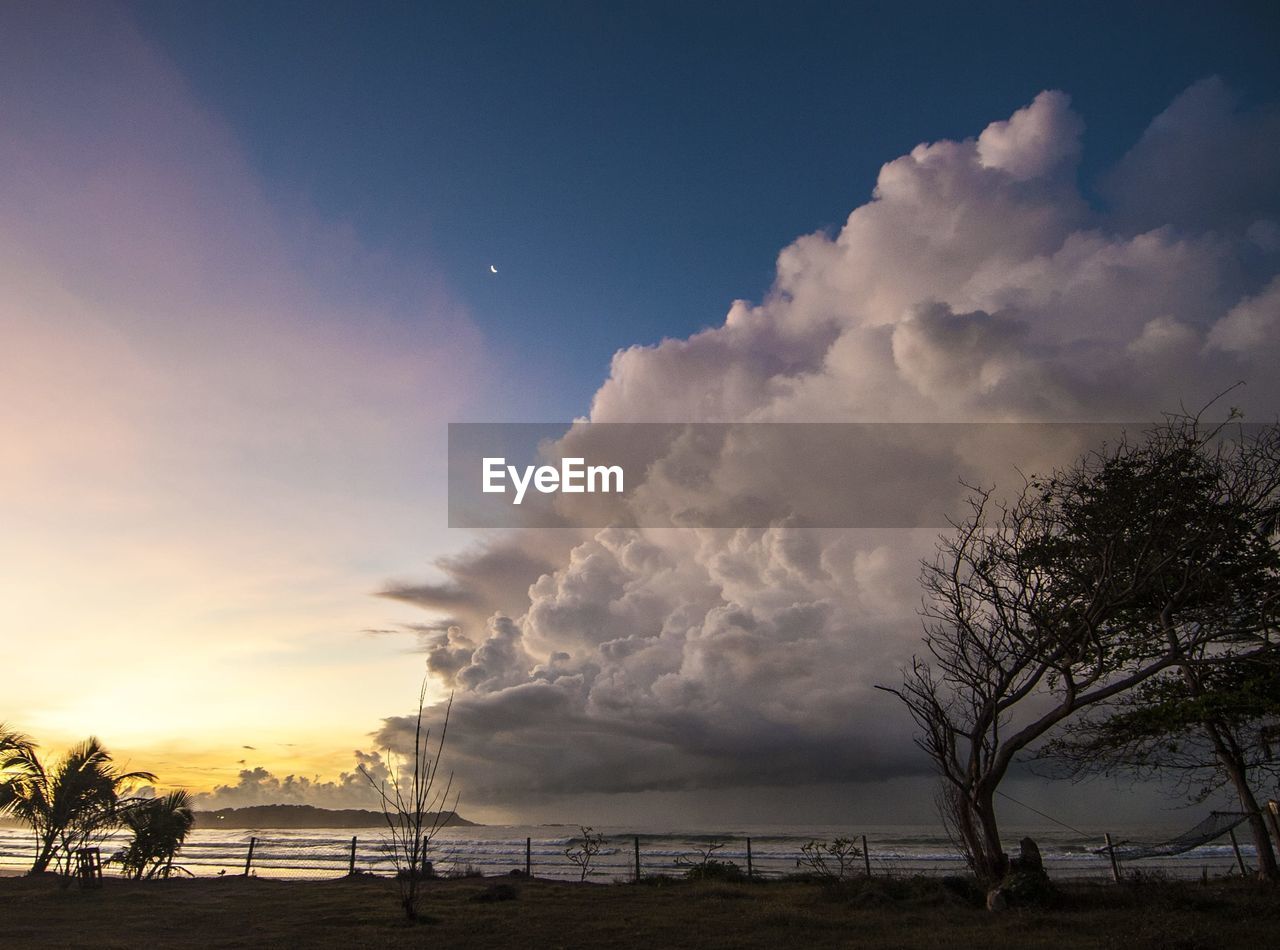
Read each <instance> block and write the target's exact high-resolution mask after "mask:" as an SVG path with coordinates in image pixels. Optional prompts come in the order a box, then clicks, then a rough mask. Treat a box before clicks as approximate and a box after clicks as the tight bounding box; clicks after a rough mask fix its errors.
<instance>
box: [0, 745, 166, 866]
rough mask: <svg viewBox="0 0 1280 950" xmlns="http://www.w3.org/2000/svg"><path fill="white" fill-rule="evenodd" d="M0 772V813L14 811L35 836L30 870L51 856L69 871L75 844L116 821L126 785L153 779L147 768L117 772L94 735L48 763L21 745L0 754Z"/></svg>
mask: <svg viewBox="0 0 1280 950" xmlns="http://www.w3.org/2000/svg"><path fill="white" fill-rule="evenodd" d="M0 771H2V772H3V778H4V781H3V784H0V813H5V812H7V813H9V814H12V815H14V816H15V817H17V818H18V819H20V820H21V821H23V822H25V823H26V824H28V825H30V826H31V829H32V830H33V831H34V832H35V835H36V842H37V846H36V858H35V861H34V863H33V864H32V865H31V873H32V874H39V873H41V872H43V871H45V870H47V869H48V867H49V864H50V863H51V862H52V861H54V859H55V858H56V859H57V860H58V863H59V865H60V866H61V867H62V869H63V870H64V871H66V872H68V873H69V872H70V870H71V856H72V855H73V854H74V852H75V850H76V849H77V848H80V847H83V846H84V845H85V844H86V842H88V841H89V840H91V839H92V838H93V837H94V836H95V835H97V834H99V833H101V832H104V831H106V830H108V829H110V828H112V827H115V826H117V825H119V823H120V806H121V804H122V799H123V798H124V794H125V792H126V790H127V788H128V786H129V785H130V784H131V783H133V782H154V781H155V779H156V777H155V776H154V775H152V774H151V773H150V772H121V771H120V770H119V769H117V768H116V767H115V765H114V764H113V763H112V761H111V754H110V753H109V752H108V751H107V750H106V749H105V748H103V746H102V744H101V743H100V742H99V741H98V740H97V739H95V738H92V737H91V738H89V739H86V740H85V741H84V742H81V743H80V744H79V745H77V746H75V747H74V748H72V749H71V750H70V751H69V752H67V754H66V755H65V756H63V757H62V758H61V759H59V760H58V761H57V762H55V763H53V764H52V765H51V766H46V765H45V764H44V763H43V762H41V761H40V758H39V757H38V756H37V755H36V752H35V747H34V746H33V745H31V744H26V745H19V746H18V747H17V748H13V749H11V750H10V751H9V752H7V753H5V754H4V756H3V758H0Z"/></svg>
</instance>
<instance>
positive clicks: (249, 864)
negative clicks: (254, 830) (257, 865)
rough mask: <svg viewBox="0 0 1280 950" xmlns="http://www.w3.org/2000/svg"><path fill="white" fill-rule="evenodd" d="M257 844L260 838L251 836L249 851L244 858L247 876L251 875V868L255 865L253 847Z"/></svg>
mask: <svg viewBox="0 0 1280 950" xmlns="http://www.w3.org/2000/svg"><path fill="white" fill-rule="evenodd" d="M257 844H258V839H257V838H255V837H252V836H250V838H249V853H248V854H247V855H245V858H244V876H245V877H248V876H249V869H250V868H251V867H253V849H254V848H255V847H256V846H257Z"/></svg>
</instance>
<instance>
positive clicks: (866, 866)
mask: <svg viewBox="0 0 1280 950" xmlns="http://www.w3.org/2000/svg"><path fill="white" fill-rule="evenodd" d="M862 867H863V870H865V871H866V872H867V877H870V876H871V852H870V851H868V850H867V836H866V835H863V836H862Z"/></svg>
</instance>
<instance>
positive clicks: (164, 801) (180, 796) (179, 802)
mask: <svg viewBox="0 0 1280 950" xmlns="http://www.w3.org/2000/svg"><path fill="white" fill-rule="evenodd" d="M120 817H121V823H122V824H123V825H124V827H125V828H126V829H128V830H129V831H130V832H132V833H133V838H132V840H131V841H130V842H129V846H128V847H127V848H125V850H124V852H123V853H122V854H121V855H120V858H119V860H120V864H121V867H122V868H123V869H124V873H125V876H126V877H131V878H133V879H135V880H141V879H143V878H146V879H148V880H150V879H151V878H153V877H168V876H169V874H170V873H171V872H172V870H173V858H174V855H175V854H177V852H178V849H179V848H181V847H182V843H183V842H184V841H186V838H187V834H188V833H189V832H190V831H191V828H192V826H193V825H194V824H195V820H196V816H195V813H194V812H193V811H192V810H191V794H190V793H189V792H187V791H186V790H185V789H175V790H174V791H172V792H170V793H169V794H167V795H164V796H162V797H160V798H148V799H140V800H137V801H135V802H133V803H131V804H129V805H127V806H125V807H123V808H121V809H120Z"/></svg>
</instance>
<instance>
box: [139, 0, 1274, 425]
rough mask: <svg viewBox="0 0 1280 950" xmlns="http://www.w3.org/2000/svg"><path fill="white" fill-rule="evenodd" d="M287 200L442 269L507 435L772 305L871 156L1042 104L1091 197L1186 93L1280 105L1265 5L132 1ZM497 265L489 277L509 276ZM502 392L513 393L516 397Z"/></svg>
mask: <svg viewBox="0 0 1280 950" xmlns="http://www.w3.org/2000/svg"><path fill="white" fill-rule="evenodd" d="M136 12H137V19H138V23H139V25H140V27H141V29H142V31H143V32H144V33H145V34H146V35H147V36H148V37H150V38H152V39H153V40H154V41H155V42H156V43H157V44H158V45H159V47H160V48H161V49H162V50H163V51H164V53H165V54H166V55H168V56H169V57H171V58H172V60H173V62H174V64H175V65H176V67H177V68H178V70H179V71H180V72H181V73H182V75H183V77H184V78H185V79H186V81H187V82H189V83H190V85H191V88H192V91H193V93H194V95H195V97H196V98H197V100H199V101H201V102H204V103H206V104H207V105H208V107H209V108H210V109H211V110H212V111H213V112H215V113H217V114H218V115H219V116H220V117H221V119H222V120H223V121H225V122H227V123H228V124H229V125H230V126H231V128H232V129H233V131H234V134H235V136H236V137H237V138H238V139H239V142H240V144H241V146H242V148H243V149H244V151H245V153H246V155H247V156H248V158H249V160H250V161H251V162H252V163H253V165H254V167H255V170H256V171H257V172H258V173H259V174H260V176H261V179H262V181H263V183H264V187H265V189H266V190H267V192H268V195H269V197H270V198H271V200H272V201H274V202H277V203H279V204H280V206H282V207H286V208H289V207H295V206H304V207H307V208H310V209H315V210H316V211H318V213H319V214H320V215H322V216H325V217H327V218H331V219H333V220H335V221H340V222H342V223H343V225H344V226H346V227H350V228H352V229H353V230H354V232H355V233H356V235H357V236H358V238H359V239H360V240H361V241H362V242H364V243H365V244H366V245H368V246H371V247H373V248H376V249H379V250H380V251H382V252H384V253H386V254H387V255H389V256H390V257H392V258H393V259H395V260H398V261H400V262H402V263H403V264H405V265H406V266H410V267H412V266H414V264H415V262H423V266H428V265H427V263H426V262H430V265H429V266H431V267H433V268H439V270H440V276H442V277H443V279H444V280H445V281H446V282H447V283H448V284H449V285H450V287H451V289H452V290H453V292H454V293H455V294H456V295H457V296H458V298H459V299H460V300H461V301H462V302H463V303H464V304H465V305H466V306H467V307H468V308H469V309H470V312H471V316H472V318H473V319H474V320H475V321H476V323H477V324H478V325H479V327H480V328H481V330H482V331H483V332H484V333H485V334H486V336H487V337H488V338H489V341H490V344H491V346H492V347H493V348H494V349H495V350H496V351H497V352H499V353H500V354H501V355H502V356H503V357H505V359H506V360H508V361H509V362H510V363H511V364H512V369H511V371H514V372H516V373H520V371H521V370H520V368H521V367H522V366H528V365H537V366H539V367H540V368H541V369H540V371H539V372H537V373H528V374H526V375H524V377H523V378H522V379H521V380H520V381H519V384H518V385H517V386H516V387H515V388H514V389H511V390H504V393H503V395H502V396H501V397H500V398H499V400H498V401H497V402H495V403H494V404H492V405H489V406H487V407H484V408H480V407H477V408H475V409H473V410H472V412H476V413H481V414H483V415H485V416H486V417H488V418H508V419H527V418H546V419H554V418H569V417H572V416H574V415H578V414H581V413H583V412H585V411H586V408H587V404H588V400H589V397H590V395H591V393H592V392H594V390H595V389H596V387H597V386H598V385H599V383H600V380H601V378H602V376H603V374H604V373H605V372H606V369H607V362H608V359H609V357H610V355H611V354H612V353H613V351H614V350H616V349H618V348H619V347H624V346H629V345H632V344H636V343H653V342H656V341H657V340H659V339H660V338H662V337H663V336H685V335H688V334H689V333H690V332H692V331H694V330H697V329H699V328H701V327H705V326H710V325H714V324H717V323H719V322H720V321H721V319H722V318H723V316H724V314H725V312H726V310H727V309H728V306H729V304H730V303H731V302H732V301H733V300H734V299H736V298H740V297H741V298H747V299H752V300H758V299H760V297H761V296H762V295H763V294H764V293H765V291H766V290H767V289H768V287H769V284H770V283H771V281H772V276H773V266H774V262H775V258H776V255H777V253H778V251H779V249H780V248H782V247H783V246H785V245H786V244H787V243H788V242H789V241H790V240H792V239H793V238H795V237H796V236H798V235H800V234H804V233H807V232H809V231H813V230H817V229H820V228H837V227H839V226H840V225H841V224H842V223H843V220H844V217H845V216H846V215H847V214H848V212H849V210H850V209H851V208H853V207H855V206H856V205H857V204H860V203H861V202H863V201H865V200H866V199H867V197H868V196H869V194H870V191H871V188H872V186H873V184H874V181H875V175H876V172H877V170H878V169H879V167H880V165H881V164H882V163H883V162H884V161H886V160H888V159H889V158H891V157H893V156H896V155H900V154H903V153H905V152H906V151H908V150H909V149H910V148H911V147H912V146H914V145H915V144H917V143H918V142H922V141H932V140H937V139H941V138H963V137H965V136H969V135H972V134H974V133H975V131H976V130H978V129H981V128H982V126H983V125H984V124H985V123H986V122H987V121H989V120H990V118H991V117H992V116H999V115H1007V114H1009V113H1010V112H1012V111H1013V110H1014V109H1016V108H1018V107H1019V106H1020V105H1022V104H1024V103H1026V102H1028V101H1030V99H1031V98H1032V97H1034V96H1035V95H1036V93H1038V92H1039V91H1041V90H1043V89H1051V88H1056V89H1062V90H1063V91H1065V92H1067V93H1068V94H1070V96H1071V97H1072V101H1073V104H1074V106H1075V108H1076V110H1077V111H1078V112H1079V113H1080V114H1081V115H1083V116H1084V117H1085V121H1086V123H1087V132H1086V135H1085V143H1086V148H1085V152H1084V156H1083V160H1082V163H1081V166H1080V175H1081V178H1082V183H1083V184H1084V185H1085V187H1086V194H1087V193H1088V190H1087V189H1088V186H1089V184H1090V182H1091V181H1092V179H1093V178H1094V176H1095V174H1096V173H1097V171H1098V170H1099V169H1101V168H1104V167H1107V166H1109V165H1110V164H1112V163H1113V162H1114V161H1115V160H1116V159H1117V158H1118V157H1119V156H1120V155H1122V154H1123V153H1124V152H1125V151H1126V150H1127V149H1128V148H1129V147H1130V146H1131V145H1132V144H1133V143H1134V141H1135V140H1136V139H1137V137H1138V135H1139V134H1140V133H1141V131H1142V129H1143V128H1144V126H1145V125H1146V123H1147V122H1148V121H1149V120H1150V117H1151V116H1153V115H1155V114H1156V113H1158V112H1159V111H1160V110H1161V109H1162V108H1164V106H1165V105H1167V104H1168V102H1169V101H1170V100H1171V99H1173V97H1174V96H1176V95H1177V94H1178V93H1179V92H1181V91H1182V90H1183V89H1185V88H1186V87H1187V86H1189V85H1191V83H1193V82H1195V81H1196V80H1198V79H1202V78H1204V77H1206V76H1209V75H1213V74H1217V75H1220V76H1221V77H1223V78H1224V79H1225V80H1226V81H1227V82H1228V84H1230V85H1231V86H1232V87H1233V88H1235V89H1236V90H1237V91H1239V92H1240V93H1241V94H1242V95H1243V96H1244V97H1245V99H1246V101H1250V100H1253V99H1259V98H1263V99H1265V98H1267V97H1268V96H1269V95H1270V94H1271V93H1272V92H1273V91H1274V90H1275V89H1276V88H1277V87H1280V57H1277V56H1276V55H1275V50H1276V49H1277V48H1280V25H1278V24H1280V16H1278V15H1277V13H1276V10H1275V7H1274V5H1273V4H1267V3H1220V4H1212V5H1209V4H1203V3H1160V4H1124V3H1071V4H1043V3H982V4H952V3H943V4H899V3H807V2H800V3H787V4H780V3H774V4H770V3H750V2H744V3H702V4H697V3H693V4H690V3H642V4H628V5H620V4H612V3H609V4H606V3H507V4H495V3H485V2H482V3H466V4H453V3H368V4H358V5H357V4H336V3H271V4H262V3H256V2H233V3H218V4H210V3H175V2H167V0H166V2H156V3H141V4H139V5H138V6H137V8H136ZM490 263H494V264H496V265H497V266H498V268H499V274H498V276H497V277H496V278H495V277H493V275H491V274H490V273H489V271H488V267H489V264H490ZM504 400H505V401H504Z"/></svg>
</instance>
